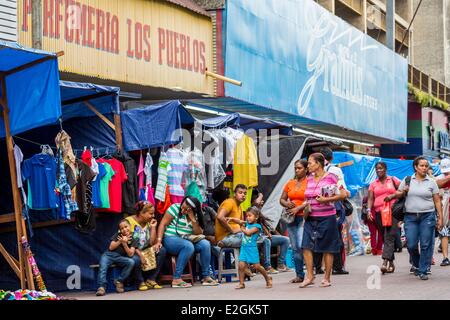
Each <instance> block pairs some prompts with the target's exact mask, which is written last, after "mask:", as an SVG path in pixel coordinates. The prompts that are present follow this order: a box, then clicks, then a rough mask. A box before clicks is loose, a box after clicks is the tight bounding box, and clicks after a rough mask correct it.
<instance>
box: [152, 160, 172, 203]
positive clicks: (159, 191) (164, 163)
mask: <svg viewBox="0 0 450 320" xmlns="http://www.w3.org/2000/svg"><path fill="white" fill-rule="evenodd" d="M169 170H170V164H169V161H168V159H167V155H166V153H164V152H161V156H160V157H159V163H158V182H157V184H156V191H155V199H157V200H160V201H164V199H165V198H166V185H167V175H168V171H169Z"/></svg>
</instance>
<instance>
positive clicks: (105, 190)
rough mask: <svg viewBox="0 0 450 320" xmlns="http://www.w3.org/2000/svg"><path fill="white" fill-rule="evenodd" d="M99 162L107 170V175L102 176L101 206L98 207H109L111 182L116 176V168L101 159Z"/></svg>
mask: <svg viewBox="0 0 450 320" xmlns="http://www.w3.org/2000/svg"><path fill="white" fill-rule="evenodd" d="M98 164H99V166H102V167H103V169H104V170H105V175H104V176H103V177H102V178H100V184H99V189H100V190H99V191H100V203H99V204H100V206H99V207H98V208H103V209H109V207H110V204H109V184H110V183H111V180H112V178H113V176H114V170H113V168H112V167H111V165H110V164H109V163H106V162H103V163H101V162H100V160H99V162H98Z"/></svg>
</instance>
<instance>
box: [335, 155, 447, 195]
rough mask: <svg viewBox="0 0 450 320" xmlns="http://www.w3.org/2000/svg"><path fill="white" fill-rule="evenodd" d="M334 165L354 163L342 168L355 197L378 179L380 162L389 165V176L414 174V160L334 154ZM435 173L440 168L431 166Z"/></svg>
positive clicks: (402, 176)
mask: <svg viewBox="0 0 450 320" xmlns="http://www.w3.org/2000/svg"><path fill="white" fill-rule="evenodd" d="M333 157H334V159H333V163H334V164H338V163H343V162H347V161H353V164H352V165H349V166H345V167H343V168H342V172H343V173H344V179H345V184H346V185H347V188H348V190H349V191H350V193H351V196H352V197H353V196H354V195H355V194H356V193H357V192H358V190H360V189H362V188H365V187H368V186H369V185H370V183H371V182H373V181H374V180H375V179H376V172H375V166H376V164H377V163H378V162H380V161H383V162H385V163H386V165H387V169H388V170H387V174H388V175H390V176H395V177H397V178H399V179H403V178H405V177H406V176H409V175H412V174H414V168H413V161H412V160H399V159H389V158H380V157H371V156H365V155H360V154H353V153H346V152H334V153H333ZM431 165H432V167H433V173H434V174H438V173H439V166H438V165H436V164H431Z"/></svg>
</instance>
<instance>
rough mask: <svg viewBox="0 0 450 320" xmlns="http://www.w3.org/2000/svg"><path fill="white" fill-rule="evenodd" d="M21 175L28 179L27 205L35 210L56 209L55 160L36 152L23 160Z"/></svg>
mask: <svg viewBox="0 0 450 320" xmlns="http://www.w3.org/2000/svg"><path fill="white" fill-rule="evenodd" d="M22 176H23V179H24V180H27V181H28V200H29V207H30V208H31V209H36V210H45V209H56V208H57V207H58V204H57V203H58V197H57V195H56V192H55V189H56V161H55V158H53V157H51V156H49V155H48V154H42V153H39V154H36V155H34V156H33V157H32V158H31V159H28V160H25V161H24V163H23V168H22Z"/></svg>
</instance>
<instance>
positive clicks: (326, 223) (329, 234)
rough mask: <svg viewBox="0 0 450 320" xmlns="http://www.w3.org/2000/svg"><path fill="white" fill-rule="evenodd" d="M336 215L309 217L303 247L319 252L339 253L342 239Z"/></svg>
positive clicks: (304, 232) (305, 227) (306, 222)
mask: <svg viewBox="0 0 450 320" xmlns="http://www.w3.org/2000/svg"><path fill="white" fill-rule="evenodd" d="M340 237H341V236H340V234H339V230H338V226H337V220H336V215H332V216H328V217H308V219H306V221H305V226H304V231H303V241H302V248H303V249H307V250H311V251H313V252H317V253H339V252H340V251H341V246H342V244H341V243H342V241H341V240H340Z"/></svg>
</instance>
